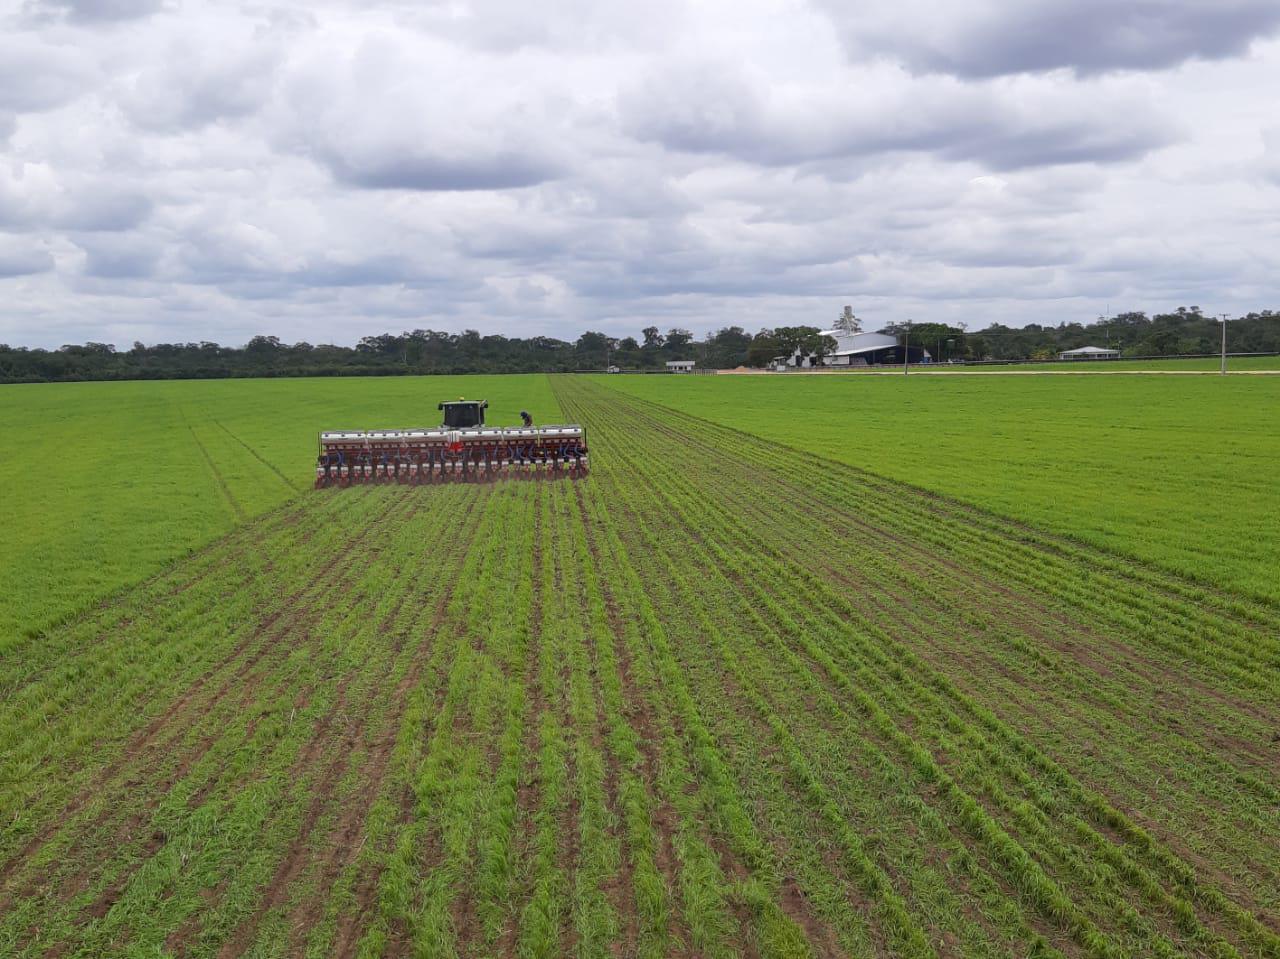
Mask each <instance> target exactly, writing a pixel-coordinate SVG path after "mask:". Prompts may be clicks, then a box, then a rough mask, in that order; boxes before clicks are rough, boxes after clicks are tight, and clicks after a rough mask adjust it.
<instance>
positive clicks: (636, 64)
mask: <svg viewBox="0 0 1280 959" xmlns="http://www.w3.org/2000/svg"><path fill="white" fill-rule="evenodd" d="M1278 37H1280V2H1277V0H1002V2H998V0H966V2H963V3H960V2H955V3H953V2H949V0H808V2H805V0H723V2H722V0H696V2H695V0H686V2H679V0H646V2H644V3H633V2H628V3H621V2H617V3H608V2H600V0H559V2H558V0H543V2H539V3H531V2H528V0H447V2H430V0H404V2H394V0H392V2H377V0H372V2H369V0H365V2H354V0H353V2H351V3H335V2H326V0H315V2H306V3H298V4H291V3H276V2H272V0H251V2H245V3H204V2H198V0H26V2H23V0H18V2H13V0H0V342H8V343H10V344H13V345H19V344H22V345H31V346H58V345H60V344H62V343H68V342H82V341H86V340H97V341H104V342H112V343H116V344H117V345H120V346H122V347H127V346H128V345H129V344H130V343H132V342H133V341H134V340H143V341H146V342H149V343H150V342H157V341H186V340H202V339H211V340H217V341H219V342H223V343H228V344H234V343H243V342H245V341H246V340H247V339H248V338H249V337H250V336H252V335H254V334H256V333H267V334H275V335H277V336H280V337H281V338H282V339H284V340H286V341H290V342H292V341H295V340H300V339H305V340H308V341H310V342H313V343H319V342H337V343H354V342H355V341H356V340H358V339H359V338H360V337H361V336H364V335H366V334H369V333H378V332H384V331H399V330H403V329H412V328H415V327H430V328H434V329H447V330H462V329H465V328H468V327H472V328H477V329H480V330H481V331H482V332H485V333H505V334H507V335H510V336H531V335H537V334H546V335H552V336H561V337H566V338H571V337H573V336H576V335H577V333H579V332H581V331H582V330H584V329H588V328H591V329H599V330H605V331H608V332H612V333H616V334H618V335H625V334H634V333H636V331H638V330H639V329H640V328H641V327H644V326H647V325H650V324H654V325H657V326H659V327H661V328H662V329H664V330H665V329H667V328H669V327H672V326H682V327H686V328H689V329H692V330H694V331H695V332H697V333H702V332H705V331H707V330H709V329H715V328H718V327H720V326H725V325H730V324H737V325H741V326H744V327H746V328H747V329H748V330H755V329H759V328H760V327H762V326H774V325H792V324H799V323H805V324H812V325H820V326H825V325H828V324H829V322H830V321H831V320H832V319H833V318H834V317H835V316H836V314H837V313H838V312H839V310H840V308H841V307H842V306H843V305H844V304H846V303H847V304H851V305H852V306H853V307H854V309H855V311H856V312H857V313H858V314H859V315H861V316H863V317H864V318H866V319H867V320H868V321H869V322H870V323H871V325H872V327H873V328H874V327H878V326H881V325H883V324H885V323H889V322H892V321H896V320H901V319H905V318H908V317H910V318H913V319H915V320H917V321H929V320H936V321H947V322H966V323H968V324H970V327H971V328H973V327H976V326H980V325H984V324H985V323H987V322H990V321H1000V322H1004V323H1008V324H1010V325H1014V326H1021V325H1025V324H1026V323H1030V322H1040V323H1045V322H1052V323H1057V322H1060V321H1064V320H1065V321H1070V320H1082V321H1087V320H1090V319H1092V318H1093V317H1095V316H1097V315H1098V314H1099V313H1102V312H1104V311H1105V310H1107V309H1108V307H1109V308H1110V310H1111V311H1112V312H1118V311H1120V310H1123V309H1142V310H1147V311H1148V312H1151V311H1154V310H1162V309H1169V308H1172V307H1175V306H1177V305H1179V304H1187V305H1191V304H1196V305H1199V306H1201V307H1203V308H1204V309H1205V311H1206V312H1214V313H1217V312H1221V311H1228V312H1232V313H1235V312H1238V311H1244V310H1247V309H1253V308H1259V309H1260V308H1264V307H1271V308H1280V291H1278V290H1277V277H1280V215H1278V214H1280V107H1278V104H1280V98H1278V97H1277V91H1280V39H1277V38H1278Z"/></svg>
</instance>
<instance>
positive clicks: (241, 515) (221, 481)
mask: <svg viewBox="0 0 1280 959" xmlns="http://www.w3.org/2000/svg"><path fill="white" fill-rule="evenodd" d="M179 409H181V408H179ZM182 421H183V422H184V423H186V424H187V430H188V431H189V432H190V433H191V438H192V439H193V440H195V443H196V446H197V447H198V448H199V450H200V455H201V456H203V457H204V461H205V463H206V464H207V465H208V467H209V472H210V473H212V474H213V478H214V481H215V482H216V483H217V484H218V489H220V490H222V495H223V496H224V497H226V500H227V504H228V505H229V506H230V507H231V514H232V517H233V518H234V519H235V522H236V525H237V526H239V525H240V524H241V523H243V522H244V521H245V519H246V518H247V517H246V515H245V511H244V507H242V506H241V505H240V503H239V502H238V501H237V500H236V498H235V497H234V496H232V495H231V487H230V486H228V485H227V480H226V478H225V477H224V476H223V475H222V471H221V470H220V469H218V464H217V463H215V462H214V461H213V457H212V456H210V455H209V451H208V449H206V448H205V445H204V443H202V442H200V437H199V436H197V435H196V430H195V427H194V426H192V425H191V422H190V421H189V420H188V419H187V414H186V412H185V411H183V412H182Z"/></svg>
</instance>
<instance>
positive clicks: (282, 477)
mask: <svg viewBox="0 0 1280 959" xmlns="http://www.w3.org/2000/svg"><path fill="white" fill-rule="evenodd" d="M213 424H214V425H215V426H217V427H218V428H219V429H220V430H222V431H223V432H224V433H226V434H227V435H228V436H230V437H231V438H232V439H233V440H235V441H236V442H237V443H239V444H240V445H241V446H243V447H244V448H245V450H246V451H247V452H248V453H249V455H250V456H252V457H253V458H254V459H256V460H257V461H258V462H259V463H261V464H262V465H263V466H265V467H266V468H267V469H269V470H271V472H273V473H275V475H276V476H277V477H278V478H279V480H280V482H282V483H284V485H285V486H286V487H288V488H289V489H290V490H292V491H293V492H295V493H301V492H302V491H303V489H304V488H305V487H303V486H300V485H299V484H297V483H295V482H294V481H293V480H291V479H290V478H289V477H288V476H286V475H285V474H284V473H283V472H282V471H281V470H279V469H278V468H277V467H276V465H275V464H274V463H272V462H271V461H270V460H268V459H267V458H266V457H265V456H263V455H262V454H261V453H259V452H258V451H257V450H256V449H254V448H253V447H252V446H250V445H249V444H248V443H246V442H245V441H244V440H242V439H241V438H240V437H239V436H237V435H236V434H235V433H233V432H231V430H229V429H228V428H227V427H226V426H225V425H224V424H223V423H222V421H221V420H217V419H215V420H214V421H213Z"/></svg>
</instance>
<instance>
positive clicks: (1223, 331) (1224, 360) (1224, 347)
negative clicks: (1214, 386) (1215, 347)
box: [1218, 313, 1227, 376]
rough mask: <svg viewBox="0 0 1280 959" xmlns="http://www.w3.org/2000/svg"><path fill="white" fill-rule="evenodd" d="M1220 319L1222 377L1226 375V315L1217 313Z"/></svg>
mask: <svg viewBox="0 0 1280 959" xmlns="http://www.w3.org/2000/svg"><path fill="white" fill-rule="evenodd" d="M1218 315H1219V316H1221V317H1222V375H1223V376H1226V375H1227V314H1225V313H1219V314H1218Z"/></svg>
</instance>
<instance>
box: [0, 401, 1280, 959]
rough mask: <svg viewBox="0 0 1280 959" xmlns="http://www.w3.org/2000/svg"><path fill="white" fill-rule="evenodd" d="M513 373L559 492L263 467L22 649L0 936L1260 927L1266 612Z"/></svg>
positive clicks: (733, 433) (1033, 944)
mask: <svg viewBox="0 0 1280 959" xmlns="http://www.w3.org/2000/svg"><path fill="white" fill-rule="evenodd" d="M614 379H616V378H614ZM719 382H720V383H724V382H725V381H724V380H723V379H722V380H720V381H719ZM814 382H815V383H816V382H817V381H814ZM868 382H869V381H868ZM972 382H973V383H974V385H975V386H977V385H978V384H977V381H972ZM1002 382H1003V381H1002ZM1038 382H1039V381H1026V380H1023V381H1019V385H1020V386H1021V388H1022V389H1024V390H1027V391H1029V392H1028V399H1027V403H1028V404H1029V405H1030V406H1031V408H1032V409H1035V408H1036V407H1035V404H1036V403H1037V402H1039V403H1043V404H1045V405H1047V404H1049V402H1050V399H1049V398H1048V397H1046V396H1042V395H1041V394H1038V393H1037V392H1036V390H1037V389H1038ZM541 383H543V384H544V388H547V389H552V390H553V391H554V400H553V399H552V398H551V397H550V396H549V395H546V394H544V396H545V397H546V398H545V400H544V401H540V402H539V404H536V405H538V406H539V408H540V409H542V408H543V407H542V403H543V402H545V403H552V402H554V403H558V405H559V406H560V407H561V408H562V409H563V411H564V412H565V414H567V415H568V416H570V417H572V418H574V419H577V420H579V421H581V422H583V423H585V424H586V425H587V426H588V428H589V430H590V438H591V447H592V459H593V471H592V473H591V475H590V476H589V477H588V478H586V479H584V480H581V481H577V482H568V481H565V482H558V483H539V482H520V481H510V482H507V483H502V484H494V485H452V486H436V487H428V488H419V489H406V488H398V487H374V488H357V489H351V490H325V491H320V492H310V491H308V492H304V493H303V494H301V495H296V496H294V495H291V494H285V496H284V497H283V502H282V503H281V505H279V506H276V507H274V508H266V509H264V510H263V511H260V512H259V514H258V515H257V516H255V517H252V518H250V517H247V516H246V518H245V519H244V521H243V522H242V523H241V524H240V525H238V526H236V527H235V528H234V529H232V530H231V532H229V533H228V534H226V535H224V536H222V537H221V538H218V539H216V540H215V541H213V542H212V543H210V544H209V545H207V546H205V547H203V548H201V549H198V550H197V551H195V552H194V553H193V554H192V555H190V556H187V557H186V558H184V559H181V560H180V561H178V562H175V563H172V564H169V565H167V566H165V567H164V568H163V569H161V570H160V571H159V572H158V573H157V574H156V575H154V576H152V577H151V578H149V579H146V580H145V581H143V582H141V583H139V584H138V585H136V586H134V587H132V588H129V589H125V590H122V591H120V592H118V593H117V594H115V595H114V596H112V597H111V598H110V599H109V600H108V601H107V602H106V603H105V604H103V605H101V606H100V607H98V608H94V609H92V610H90V611H88V612H86V613H85V614H83V615H80V616H77V617H73V618H72V619H70V620H69V621H68V622H65V623H63V624H61V625H58V626H55V627H52V628H50V629H49V630H48V631H47V632H45V633H44V634H43V635H40V636H38V637H34V638H27V639H21V638H19V639H15V640H14V644H13V645H12V646H11V647H10V648H9V649H8V650H7V651H6V653H5V655H3V656H0V811H3V816H0V954H3V955H17V956H37V955H46V954H54V955H63V956H71V955H78V956H98V955H104V954H110V953H117V952H119V953H123V952H130V953H132V954H149V955H156V954H162V953H166V952H167V953H169V954H183V955H204V956H235V955H240V954H249V955H255V956H275V955H299V954H307V955H328V954H336V955H343V956H347V955H362V956H375V955H393V956H394V955H406V954H418V955H424V956H436V955H440V956H449V955H492V956H508V955H520V956H548V957H549V956H561V955H575V956H583V957H594V956H599V957H604V956H611V955H644V956H654V957H657V956H669V955H675V956H694V955H698V956H731V955H739V954H747V955H760V956H805V955H818V956H920V957H929V956H1027V955H1040V956H1108V957H1112V956H1113V957H1121V956H1148V955H1151V956H1177V955H1188V956H1223V957H1226V956H1277V955H1280V844H1278V843H1277V842H1276V837H1277V836H1280V791H1278V790H1277V787H1276V771H1277V768H1278V767H1280V736H1278V735H1277V732H1276V730H1277V728H1280V725H1278V724H1280V705H1277V703H1278V702H1280V700H1278V699H1277V692H1280V612H1278V611H1277V610H1276V609H1275V608H1274V607H1273V606H1272V605H1270V604H1268V603H1260V602H1254V601H1252V600H1250V599H1249V598H1248V596H1247V595H1245V594H1244V593H1243V592H1241V591H1240V590H1237V589H1234V588H1232V587H1231V586H1230V585H1228V584H1225V583H1223V584H1216V585H1213V586H1205V585H1200V584H1196V583H1194V582H1192V581H1190V580H1189V579H1187V578H1185V577H1181V576H1178V575H1176V574H1174V573H1172V572H1168V571H1163V570H1161V569H1159V568H1155V567H1144V566H1139V565H1135V564H1133V563H1131V562H1129V561H1127V560H1126V559H1125V558H1124V557H1123V556H1121V555H1120V554H1118V553H1116V552H1114V551H1112V550H1106V549H1102V548H1098V547H1095V546H1092V545H1089V544H1086V543H1081V542H1079V541H1076V540H1074V539H1069V538H1066V537H1063V536H1061V535H1058V534H1055V533H1054V532H1053V531H1052V530H1049V529H1044V528H1028V527H1027V526H1025V525H1023V524H1020V523H1017V522H1013V521H1010V520H1006V519H1002V518H1000V517H999V516H996V515H993V514H991V513H989V512H985V511H981V510H977V509H973V508H971V507H969V506H966V505H964V504H961V503H958V502H955V501H953V500H949V499H943V498H940V497H938V496H935V495H932V494H931V493H929V492H926V491H923V490H920V489H917V488H915V487H913V486H908V485H905V484H903V483H900V482H897V481H895V480H893V479H886V478H882V477H880V476H876V475H873V474H871V473H867V472H863V471H860V470H858V469H856V468H854V467H853V466H851V465H848V464H846V463H839V462H835V461H832V460H830V459H818V458H814V457H812V456H809V455H805V454H804V453H802V452H801V451H798V450H797V449H795V448H793V447H784V446H779V445H776V444H775V443H773V442H771V441H770V440H769V439H766V438H762V437H759V436H754V435H751V434H749V433H745V432H741V431H739V430H736V429H731V428H727V427H726V426H723V425H719V424H717V423H713V422H710V421H708V420H706V419H702V418H699V417H696V416H691V415H688V414H685V413H681V412H678V411H675V410H672V409H670V408H667V407H664V406H659V405H656V404H655V403H653V402H651V401H649V400H646V399H644V398H641V397H638V396H631V395H628V394H625V393H622V392H619V391H617V390H615V389H612V388H611V387H612V386H613V384H614V380H613V379H610V380H607V381H606V380H605V379H604V378H598V379H594V380H593V379H591V378H570V377H562V378H558V379H556V380H555V381H554V382H553V384H551V385H550V386H549V387H548V386H545V384H546V381H541ZM991 383H992V381H989V380H987V381H982V385H983V386H984V387H987V386H990V384H991ZM180 385H181V384H175V385H174V386H175V387H176V386H180ZM187 385H188V386H190V387H193V388H194V387H196V385H194V384H187ZM218 385H222V384H218ZM234 385H235V384H227V386H228V387H230V386H234ZM270 385H271V386H272V387H275V386H279V387H280V388H282V389H283V388H285V387H288V386H289V385H290V384H270ZM359 385H361V386H367V385H368V384H367V381H366V383H365V384H359ZM378 385H379V386H381V384H378ZM525 385H526V384H521V385H520V387H516V386H513V388H512V391H511V393H509V394H508V395H509V396H510V397H513V398H514V397H517V396H520V395H521V393H520V388H521V387H523V386H525ZM751 385H756V384H754V383H753V384H751ZM788 385H791V386H796V385H798V384H797V383H796V381H794V380H792V381H789V384H788ZM1144 385H1145V381H1144ZM1182 385H1183V386H1186V385H1187V384H1185V383H1184V384H1182ZM1219 385H1221V384H1219ZM200 386H203V385H200ZM346 386H347V384H341V387H343V388H346ZM352 386H355V384H352ZM388 386H389V388H394V386H395V384H389V385H388ZM913 386H915V384H913ZM422 387H423V384H422V382H421V381H418V382H417V389H418V390H419V391H420V390H421V389H422ZM672 389H675V390H678V391H680V390H690V391H694V392H690V393H689V394H688V395H689V396H694V395H697V394H696V389H697V387H696V386H695V384H694V383H690V384H689V385H685V384H679V385H673V386H672ZM354 392H358V390H356V391H353V395H354ZM451 392H454V393H456V392H461V390H454V389H451ZM489 392H490V393H491V395H492V394H493V390H492V389H491V390H489ZM282 395H283V394H282ZM524 395H525V396H527V395H528V391H527V389H526V391H525V393H524ZM369 396H370V393H369V392H368V391H366V393H365V397H366V398H365V400H363V401H361V402H362V403H363V404H365V405H364V406H362V408H366V409H367V408H370V407H374V408H376V405H377V400H376V399H370V398H369ZM704 396H705V394H704ZM1037 397H1039V398H1038V399H1037ZM663 399H664V400H665V401H669V402H672V403H679V404H681V405H683V400H682V399H681V394H680V393H679V392H672V393H667V394H665V395H664V396H663ZM899 399H901V398H899ZM1059 399H1060V397H1059ZM1007 400H1008V397H1007V396H1005V397H1003V398H1002V399H1001V402H1006V401H1007ZM329 401H330V400H328V399H326V400H325V401H324V402H329ZM1255 401H1257V400H1255ZM723 402H724V406H723V407H720V408H715V407H713V406H711V405H710V404H705V403H701V402H698V403H692V402H691V403H690V404H688V405H689V408H690V409H691V410H694V411H697V412H707V413H708V414H710V415H713V416H715V417H718V418H727V416H728V414H727V413H726V412H725V410H726V409H727V408H728V407H730V406H731V405H732V403H731V401H729V400H725V401H723ZM809 402H810V399H809V398H807V397H806V396H804V395H801V396H800V397H799V398H797V399H795V400H794V401H793V404H792V408H791V419H792V423H793V425H796V424H797V423H798V422H799V421H801V420H809V419H810V418H811V417H809V416H801V415H797V413H796V410H797V409H807V408H808V407H807V406H806V404H807V403H809ZM969 402H970V403H976V402H977V400H976V399H975V398H973V397H970V398H969ZM1247 402H1249V400H1248V398H1247V397H1243V395H1242V398H1239V399H1238V403H1247ZM1257 402H1260V401H1257ZM529 405H535V404H533V402H532V401H530V403H529ZM944 405H946V404H944ZM255 407H256V410H257V412H256V413H255ZM210 408H212V407H210ZM948 408H950V409H951V410H953V412H955V413H956V415H961V414H962V413H963V409H964V407H963V403H962V402H960V401H958V400H957V397H956V396H955V395H952V396H951V398H950V401H949V407H948ZM1237 408H1238V407H1237ZM549 409H550V407H549V406H548V407H547V410H548V411H547V412H543V414H542V418H543V419H544V420H545V419H549V418H550V412H549ZM775 409H776V407H775ZM915 409H916V413H917V417H918V418H919V421H920V422H922V423H923V422H927V421H928V420H929V417H927V416H925V415H924V414H925V413H927V412H928V411H930V410H932V409H934V407H931V406H928V405H924V404H922V405H918V406H916V407H915ZM1089 409H1090V407H1088V406H1087V405H1085V406H1084V407H1083V410H1084V411H1086V412H1087V411H1088V410H1089ZM320 412H321V413H322V414H325V415H327V413H325V411H324V410H321V411H320ZM392 415H393V416H394V415H396V414H395V412H394V411H393V413H392ZM287 418H292V419H293V420H294V421H295V422H296V421H298V420H299V419H300V418H301V417H300V416H299V414H297V413H295V412H288V411H277V412H272V411H271V410H270V408H269V407H268V406H266V405H265V404H261V403H260V402H259V403H258V404H255V403H254V402H253V401H251V400H245V401H244V407H243V419H242V421H240V423H238V424H236V425H239V427H240V428H239V429H236V428H235V426H234V425H233V424H228V425H229V426H232V428H233V432H235V434H236V435H237V436H240V437H242V438H244V439H245V442H246V443H249V444H251V445H252V444H254V443H263V442H264V438H265V437H268V436H270V435H273V434H275V433H276V426H275V424H276V423H278V422H280V421H281V420H283V419H287ZM379 418H380V417H379ZM219 419H220V420H221V417H219ZM224 422H225V421H224ZM761 427H762V429H765V430H767V431H768V430H775V429H777V428H778V425H777V424H776V423H773V422H770V421H768V419H767V418H765V419H762V421H761ZM215 429H216V427H215ZM197 431H198V428H197ZM877 435H878V434H877ZM871 438H872V437H868V442H865V443H864V444H863V445H864V448H865V447H869V446H872V445H874V444H872V443H871V442H869V440H870V439H871ZM282 442H288V443H291V444H297V445H298V446H299V448H302V447H309V440H307V439H306V438H304V439H302V440H298V439H297V438H296V437H294V438H289V439H288V440H287V441H282ZM1048 445H1052V444H1048ZM1262 445H1263V444H1261V443H1259V448H1262ZM254 448H255V449H257V450H259V452H260V454H261V455H262V457H263V459H265V460H266V461H267V462H269V463H274V462H275V461H274V460H273V457H272V455H267V453H266V452H264V451H265V450H267V449H268V447H266V446H261V447H258V446H254ZM290 448H291V447H290ZM226 449H227V450H231V449H232V447H230V446H228V447H226ZM278 449H282V450H284V449H286V447H284V446H281V447H278ZM216 455H217V454H215V453H214V452H213V451H212V450H211V451H210V458H211V459H213V461H214V462H215V463H216V462H217V459H216ZM276 455H282V456H283V457H284V458H285V459H288V462H289V463H290V464H291V463H292V460H291V459H289V457H292V456H293V455H295V454H293V453H290V452H287V451H286V452H284V453H283V454H276ZM299 455H300V454H299ZM1183 455H1184V456H1186V455H1187V451H1186V450H1185V449H1184V451H1183ZM254 460H255V462H256V461H257V459H256V457H254ZM281 462H285V460H284V459H282V460H281ZM1242 462H1248V463H1252V462H1254V461H1253V460H1252V459H1249V458H1248V457H1246V458H1245V459H1244V460H1243V461H1242ZM300 465H301V467H302V468H303V469H305V467H306V465H307V464H306V463H305V461H304V463H303V464H300ZM964 468H968V467H967V466H965V467H964ZM1008 469H1009V471H1010V472H1013V473H1021V472H1023V471H1024V470H1025V467H1024V466H1023V465H1021V464H1019V463H1017V462H1016V461H1015V462H1014V463H1013V464H1012V465H1010V466H1009V467H1008ZM282 472H285V475H286V476H287V477H288V478H289V479H290V480H292V479H294V474H292V473H291V472H288V471H285V470H284V469H282ZM305 479H306V473H303V474H301V476H299V477H298V480H299V481H305ZM276 482H277V483H278V484H279V485H282V486H283V485H285V483H286V481H285V480H281V479H277V480H276ZM233 489H234V487H233ZM1272 504H1274V500H1272Z"/></svg>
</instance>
